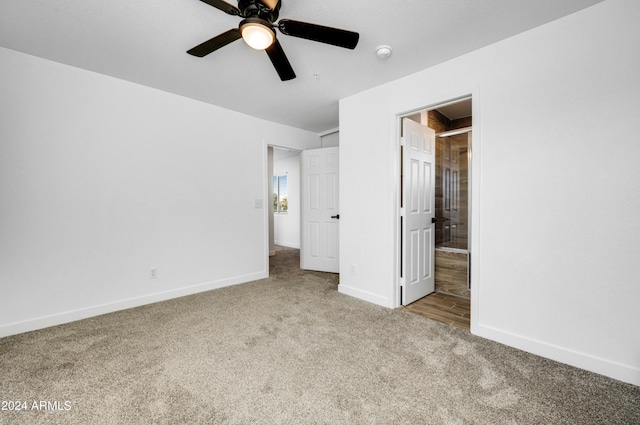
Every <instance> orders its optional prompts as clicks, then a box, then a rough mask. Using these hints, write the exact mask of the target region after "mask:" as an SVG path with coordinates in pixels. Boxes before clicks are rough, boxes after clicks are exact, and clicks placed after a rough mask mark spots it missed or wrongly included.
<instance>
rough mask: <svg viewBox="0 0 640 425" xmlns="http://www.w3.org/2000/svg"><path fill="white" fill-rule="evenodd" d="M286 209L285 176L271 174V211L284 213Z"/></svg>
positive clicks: (287, 204)
mask: <svg viewBox="0 0 640 425" xmlns="http://www.w3.org/2000/svg"><path fill="white" fill-rule="evenodd" d="M287 211H289V201H288V200H287V176H286V175H285V176H273V212H274V213H276V214H286V213H287Z"/></svg>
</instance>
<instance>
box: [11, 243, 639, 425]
mask: <svg viewBox="0 0 640 425" xmlns="http://www.w3.org/2000/svg"><path fill="white" fill-rule="evenodd" d="M297 261H298V251H297V250H292V249H280V250H279V251H278V252H277V255H276V257H275V258H274V264H272V266H271V277H270V278H269V279H265V280H261V281H256V282H251V283H247V284H243V285H237V286H233V287H228V288H223V289H219V290H215V291H210V292H206V293H202V294H197V295H193V296H189V297H184V298H179V299H175V300H171V301H167V302H162V303H157V304H153V305H149V306H144V307H140V308H135V309H131V310H126V311H122V312H117V313H112V314H108V315H104V316H99V317H95V318H91V319H87V320H82V321H78V322H74V323H70V324H66V325H62V326H57V327H53V328H49V329H44V330H40V331H36V332H30V333H26V334H22V335H16V336H12V337H8V338H3V339H0V400H1V401H2V402H3V407H5V408H9V407H11V406H13V408H14V409H15V407H16V405H15V401H18V400H19V401H25V402H26V403H27V405H26V410H20V411H15V410H13V411H10V410H4V411H0V423H2V424H9V423H16V424H40V423H42V424H45V423H46V424H49V423H51V424H54V423H55V424H138V423H145V424H152V423H153V424H187V423H202V424H254V423H255V424H510V425H515V424H545V425H549V424H580V425H582V424H588V425H591V424H607V425H612V424H626V425H628V424H640V388H639V387H636V386H633V385H628V384H624V383H621V382H618V381H614V380H611V379H609V378H605V377H603V376H600V375H596V374H593V373H589V372H586V371H583V370H579V369H575V368H573V367H569V366H565V365H561V364H558V363H556V362H553V361H550V360H545V359H542V358H540V357H536V356H533V355H530V354H527V353H524V352H522V351H518V350H515V349H511V348H508V347H505V346H503V345H500V344H497V343H493V342H490V341H487V340H484V339H481V338H478V337H475V336H473V335H471V334H469V333H468V332H465V331H461V330H458V329H456V328H453V327H449V326H447V325H443V324H440V323H437V322H434V321H431V320H429V319H426V318H423V317H420V316H417V315H414V314H411V313H406V312H403V311H400V310H389V309H385V308H382V307H378V306H375V305H371V304H369V303H366V302H363V301H359V300H356V299H353V298H350V297H347V296H344V295H342V294H339V293H338V292H337V290H336V287H337V283H338V280H337V279H338V278H337V276H336V275H331V274H323V273H315V272H303V271H300V270H299V269H298V268H297ZM41 401H44V404H41ZM9 402H14V403H13V404H12V405H10V403H9ZM34 402H35V404H34ZM47 402H49V403H48V404H47ZM22 406H24V405H22ZM34 406H35V408H34ZM43 407H44V408H43Z"/></svg>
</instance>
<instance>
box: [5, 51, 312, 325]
mask: <svg viewBox="0 0 640 425" xmlns="http://www.w3.org/2000/svg"><path fill="white" fill-rule="evenodd" d="M0 63H2V66H1V67H0V118H1V119H0V202H1V204H0V286H1V289H2V296H1V297H0V336H5V335H9V334H13V333H18V332H23V331H27V330H32V329H37V328H40V327H45V326H49V325H52V324H57V323H62V322H66V321H70V320H75V319H78V318H82V317H87V316H91V315H94V314H99V313H103V312H108V311H113V310H117V309H120V308H126V307H130V306H134V305H140V304H144V303H148V302H153V301H156V300H161V299H167V298H171V297H175V296H180V295H184V294H188V293H193V292H198V291H202V290H207V289H212V288H216V287H220V286H225V285H229V284H235V283H240V282H245V281H249V280H253V279H258V278H261V277H264V276H266V275H267V272H268V262H267V250H268V228H267V216H268V214H267V212H266V211H265V209H266V208H267V206H268V203H269V201H268V199H269V198H267V178H266V177H267V169H266V165H267V158H266V155H267V153H266V152H267V150H266V146H267V144H268V143H272V142H273V141H274V140H277V141H279V142H281V143H285V144H287V145H292V146H299V147H300V148H301V149H302V148H310V147H319V143H320V141H319V137H318V136H317V135H315V134H313V133H309V132H306V131H302V130H299V129H294V128H290V127H286V126H282V125H279V124H274V123H270V122H267V121H263V120H258V119H255V118H252V117H249V116H246V115H242V114H239V113H235V112H232V111H228V110H225V109H222V108H219V107H215V106H211V105H208V104H204V103H200V102H197V101H193V100H190V99H186V98H183V97H179V96H175V95H172V94H169V93H165V92H161V91H158V90H154V89H150V88H146V87H142V86H138V85H135V84H131V83H128V82H124V81H121V80H117V79H114V78H111V77H106V76H103V75H99V74H95V73H91V72H87V71H84V70H80V69H77V68H72V67H69V66H65V65H61V64H58V63H54V62H50V61H47V60H44V59H40V58H36V57H32V56H28V55H24V54H21V53H17V52H14V51H11V50H7V49H3V48H0ZM256 200H261V201H263V204H262V205H263V206H262V207H260V206H256ZM151 268H157V270H158V278H157V279H149V272H150V269H151Z"/></svg>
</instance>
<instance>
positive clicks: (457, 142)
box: [399, 97, 473, 330]
mask: <svg viewBox="0 0 640 425" xmlns="http://www.w3.org/2000/svg"><path fill="white" fill-rule="evenodd" d="M400 119H401V121H402V125H401V128H403V133H404V131H406V130H404V129H405V128H407V126H406V125H405V124H404V121H405V120H410V121H412V122H415V123H417V124H419V125H420V126H422V127H426V128H427V129H425V131H427V130H429V131H432V132H433V133H434V136H435V137H434V138H433V144H434V147H433V149H434V154H435V158H434V163H433V168H434V172H433V178H431V179H430V178H428V176H427V175H426V172H425V173H423V176H421V175H419V174H417V176H418V177H416V176H415V175H414V171H413V169H412V167H413V168H415V164H413V162H415V161H414V160H413V159H411V158H410V156H408V155H407V154H406V149H408V142H407V141H406V140H407V137H408V135H407V134H401V144H400V158H401V160H400V166H399V169H400V179H399V181H400V185H401V188H400V194H401V195H400V214H399V217H400V223H399V226H400V239H401V240H400V250H399V252H400V256H401V259H400V265H401V267H400V270H401V272H400V273H401V276H400V291H401V294H400V299H401V303H402V305H403V306H404V307H403V308H404V309H406V310H407V311H411V312H413V313H417V314H421V315H423V316H426V317H429V318H431V319H435V320H438V321H441V322H445V323H448V324H450V325H454V326H457V327H460V328H462V329H467V330H469V328H470V316H471V279H470V261H471V250H470V248H471V244H470V243H469V237H470V232H469V230H470V219H471V216H470V211H471V209H470V205H471V190H470V188H471V184H470V183H471V181H470V179H471V141H472V134H473V132H472V129H473V117H472V107H471V97H467V98H463V99H458V100H455V101H451V102H447V103H445V104H441V105H437V106H434V107H430V108H427V109H424V110H421V111H417V112H413V113H411V114H409V115H405V116H402V117H400ZM411 125H413V124H411ZM425 134H429V133H428V132H426V133H425ZM425 137H426V136H425ZM408 161H411V162H412V163H411V164H409V163H407V162H408ZM407 185H409V187H407ZM429 185H430V187H423V186H429ZM414 186H416V187H414ZM415 193H418V194H421V195H422V196H423V197H424V198H426V197H427V196H432V200H431V201H430V202H431V203H432V205H431V207H432V209H431V210H430V212H429V214H427V215H425V216H424V217H422V218H421V220H423V221H425V220H426V221H427V222H429V221H430V223H427V224H424V225H423V226H424V227H423V228H422V229H420V231H421V232H422V233H423V234H424V240H422V239H418V241H419V245H420V247H419V248H422V250H420V249H418V250H416V249H415V248H412V247H411V245H410V244H407V243H406V242H407V240H406V239H407V238H413V237H415V236H414V235H413V234H412V233H411V232H412V229H410V228H408V227H407V220H409V219H410V213H409V212H408V210H409V209H410V206H409V205H407V204H408V203H410V202H411V199H407V198H411V197H413V196H414V195H413V194H415ZM421 202H426V204H430V202H427V201H426V200H423V201H421ZM426 204H425V205H426ZM425 208H426V207H425ZM425 211H426V210H425ZM427 225H429V226H427ZM414 233H415V231H414ZM414 251H417V252H418V253H417V254H416V252H414ZM416 255H417V256H419V258H418V262H419V263H420V262H421V263H422V265H423V266H422V267H423V270H422V271H421V273H423V274H424V275H425V276H428V275H429V276H431V278H432V279H433V281H434V284H433V285H432V286H430V287H428V289H427V290H426V291H423V292H422V293H420V294H419V295H418V296H415V295H412V296H411V297H407V296H406V294H404V293H402V291H407V289H409V288H408V287H407V286H408V284H407V281H408V280H410V279H408V276H407V274H411V273H413V270H411V267H412V266H411V263H412V262H416V260H413V259H411V258H409V259H408V257H415V256H416ZM413 267H414V268H415V269H416V270H418V269H420V266H417V267H415V266H413ZM416 298H417V299H416Z"/></svg>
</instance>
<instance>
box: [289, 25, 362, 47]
mask: <svg viewBox="0 0 640 425" xmlns="http://www.w3.org/2000/svg"><path fill="white" fill-rule="evenodd" d="M278 28H279V29H280V31H281V32H282V33H283V34H286V35H291V36H293V37H300V38H306V39H307V40H313V41H319V42H320V43H326V44H332V45H334V46H338V47H345V48H347V49H355V48H356V46H357V45H358V40H359V39H360V34H358V33H357V32H353V31H347V30H341V29H338V28H331V27H325V26H322V25H316V24H309V23H307V22H300V21H292V20H290V19H281V20H280V22H278Z"/></svg>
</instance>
